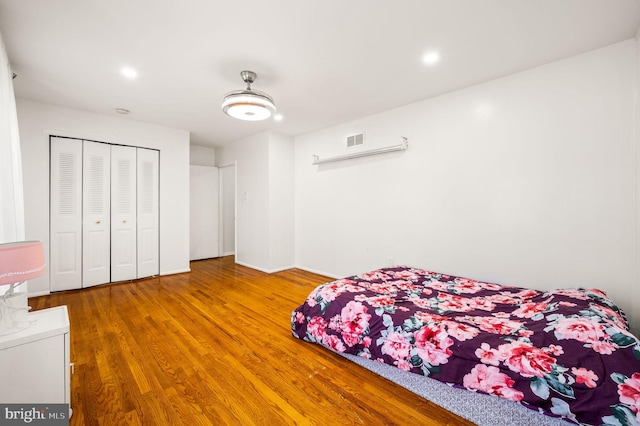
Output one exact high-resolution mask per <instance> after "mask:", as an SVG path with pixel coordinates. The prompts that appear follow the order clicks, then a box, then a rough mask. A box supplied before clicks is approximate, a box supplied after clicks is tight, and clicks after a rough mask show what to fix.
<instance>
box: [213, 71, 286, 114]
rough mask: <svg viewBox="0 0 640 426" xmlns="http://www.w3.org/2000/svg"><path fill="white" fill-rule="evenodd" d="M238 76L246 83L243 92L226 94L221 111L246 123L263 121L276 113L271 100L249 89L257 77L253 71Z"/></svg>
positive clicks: (267, 96)
mask: <svg viewBox="0 0 640 426" xmlns="http://www.w3.org/2000/svg"><path fill="white" fill-rule="evenodd" d="M240 76H241V77H242V79H243V80H244V82H245V83H247V88H246V89H245V90H235V91H233V92H231V93H227V94H226V95H225V97H224V100H223V101H222V110H223V111H224V113H225V114H227V115H228V116H230V117H233V118H237V119H240V120H247V121H260V120H265V119H267V118H269V117H271V115H272V114H273V113H275V112H276V105H275V104H274V102H273V98H272V97H271V96H269V95H267V94H266V93H264V92H260V91H258V90H253V89H251V83H253V82H254V81H255V80H256V78H257V77H258V76H257V75H256V73H255V72H253V71H242V72H241V73H240Z"/></svg>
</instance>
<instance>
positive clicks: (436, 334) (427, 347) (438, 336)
mask: <svg viewBox="0 0 640 426" xmlns="http://www.w3.org/2000/svg"><path fill="white" fill-rule="evenodd" d="M414 339H415V347H416V349H417V351H418V356H419V357H420V358H422V359H423V360H425V361H427V362H428V363H429V364H431V365H433V366H436V365H440V364H446V363H447V361H448V360H449V357H450V356H451V353H452V352H451V351H450V350H449V349H448V348H449V346H451V345H453V340H451V339H450V338H449V335H448V334H447V332H446V331H445V330H444V328H443V327H442V326H435V325H434V326H431V325H425V326H424V327H422V328H421V329H420V330H418V331H416V332H415V334H414Z"/></svg>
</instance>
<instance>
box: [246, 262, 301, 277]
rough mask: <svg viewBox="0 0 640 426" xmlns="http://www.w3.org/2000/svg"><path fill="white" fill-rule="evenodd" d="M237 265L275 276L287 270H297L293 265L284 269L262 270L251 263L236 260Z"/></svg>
mask: <svg viewBox="0 0 640 426" xmlns="http://www.w3.org/2000/svg"><path fill="white" fill-rule="evenodd" d="M236 263H237V264H238V265H241V266H245V267H247V268H251V269H255V270H256V271H260V272H264V273H265V274H275V273H276V272H282V271H286V270H287V269H293V268H295V266H293V265H292V266H285V267H282V268H275V269H265V268H260V267H259V266H255V265H251V264H249V263H245V262H238V261H237V260H236Z"/></svg>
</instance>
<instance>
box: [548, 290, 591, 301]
mask: <svg viewBox="0 0 640 426" xmlns="http://www.w3.org/2000/svg"><path fill="white" fill-rule="evenodd" d="M553 294H558V295H561V296H569V297H573V298H574V299H579V300H588V299H589V296H587V295H585V294H584V291H581V290H577V289H575V288H564V289H561V290H556V291H554V292H553Z"/></svg>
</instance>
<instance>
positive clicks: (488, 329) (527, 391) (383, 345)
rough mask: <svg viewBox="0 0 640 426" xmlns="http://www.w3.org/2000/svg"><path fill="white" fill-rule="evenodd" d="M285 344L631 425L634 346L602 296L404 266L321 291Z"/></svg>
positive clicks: (567, 415)
mask: <svg viewBox="0 0 640 426" xmlns="http://www.w3.org/2000/svg"><path fill="white" fill-rule="evenodd" d="M291 327H292V330H293V335H294V336H295V337H297V338H300V339H303V340H306V341H308V342H313V343H317V344H320V345H322V346H325V347H327V348H329V349H331V350H333V351H336V352H344V353H349V354H354V355H359V356H362V357H366V358H369V359H373V360H376V361H379V362H384V363H387V364H390V365H394V366H396V367H398V368H400V369H402V370H407V371H411V372H414V373H417V374H422V375H425V376H429V377H431V378H433V379H436V380H439V381H441V382H445V383H449V384H453V385H454V386H456V387H462V388H466V389H470V390H474V391H478V392H484V393H487V394H492V395H497V396H500V397H502V398H506V399H509V400H512V401H517V402H520V403H521V404H523V405H525V406H527V407H529V408H533V409H535V410H539V411H542V412H544V413H545V414H547V415H550V416H553V417H562V418H564V419H566V420H568V421H572V422H575V423H580V424H591V425H601V424H613V425H631V424H640V342H639V341H638V339H637V338H636V337H635V336H633V335H632V334H631V333H630V332H629V328H628V324H627V321H626V319H625V317H624V314H623V312H622V311H621V310H620V309H619V308H618V307H617V306H616V305H614V304H613V302H612V301H611V300H609V299H608V298H607V296H606V295H605V294H604V293H603V292H602V291H600V290H596V289H564V290H555V291H547V292H541V291H536V290H530V289H525V288H518V287H511V286H501V285H497V284H490V283H485V282H480V281H476V280H472V279H467V278H460V277H454V276H450V275H444V274H439V273H435V272H429V271H425V270H421V269H414V268H408V267H393V268H384V269H379V270H375V271H371V272H368V273H364V274H360V275H357V276H354V277H350V278H344V279H340V280H337V281H333V282H330V283H326V284H322V285H320V286H318V287H317V288H316V289H315V290H313V291H312V292H311V294H310V295H309V296H308V297H307V299H306V301H305V302H304V303H303V304H302V305H300V306H299V307H298V308H297V309H296V310H295V311H293V312H292V315H291Z"/></svg>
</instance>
